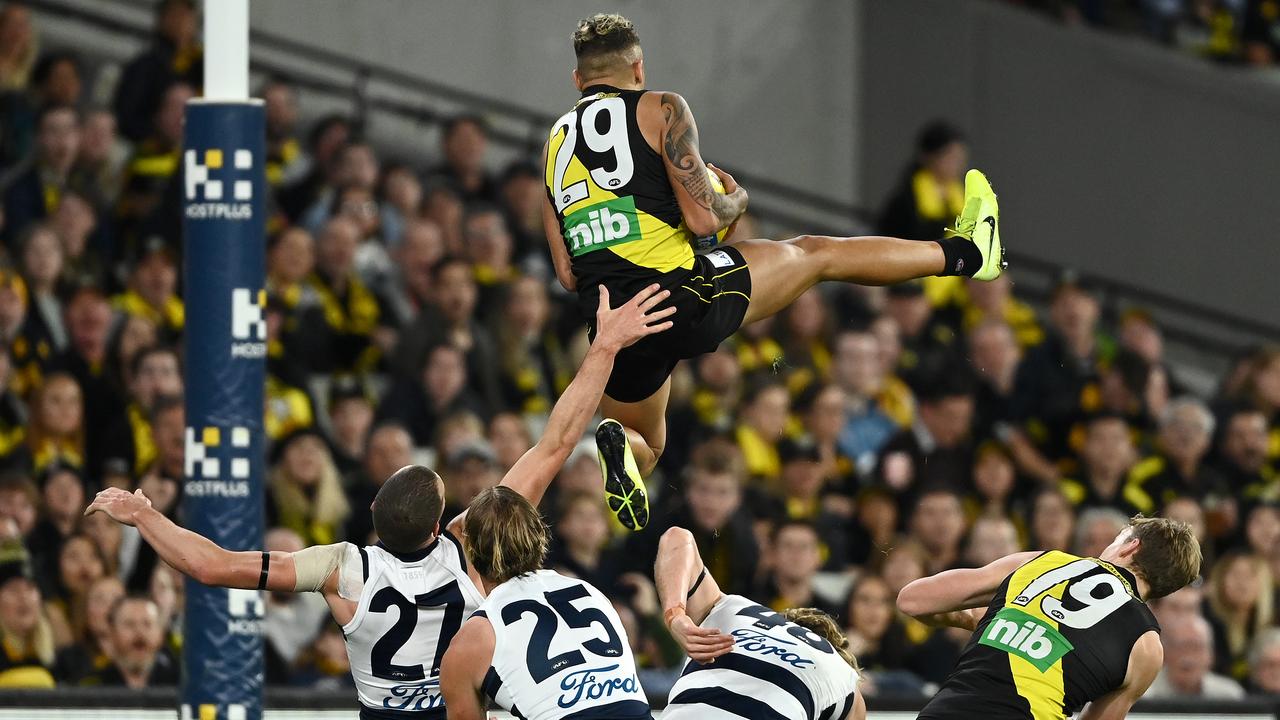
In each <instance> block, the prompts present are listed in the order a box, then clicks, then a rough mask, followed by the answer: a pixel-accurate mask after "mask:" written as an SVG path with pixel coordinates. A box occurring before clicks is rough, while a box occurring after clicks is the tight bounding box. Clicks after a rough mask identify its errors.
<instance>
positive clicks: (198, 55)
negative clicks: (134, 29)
mask: <svg viewBox="0 0 1280 720" xmlns="http://www.w3.org/2000/svg"><path fill="white" fill-rule="evenodd" d="M196 13H197V10H196V5H195V3H194V2H192V1H191V0H163V2H160V3H159V4H158V5H157V6H156V17H155V22H156V26H155V34H154V35H153V36H152V45H151V47H150V48H148V49H147V50H145V51H144V52H143V53H142V54H140V55H138V56H137V57H136V58H134V59H133V60H131V61H129V64H127V65H126V66H125V68H124V72H123V73H122V74H121V77H120V84H119V85H118V86H117V87H116V96H115V103H114V107H115V112H116V117H118V118H119V119H120V132H121V133H122V134H123V135H124V136H125V137H126V138H128V139H130V140H132V141H134V142H139V141H141V140H142V139H143V137H144V136H145V135H146V133H147V131H148V130H149V123H150V120H151V116H152V114H153V113H154V112H155V111H156V108H157V107H159V105H160V102H161V101H160V98H161V95H162V94H163V92H164V89H165V88H166V87H168V86H169V85H170V84H171V83H173V82H174V81H182V82H186V83H189V84H190V85H191V86H193V87H200V86H201V85H203V78H204V62H203V59H204V51H203V49H202V48H201V47H200V39H199V36H198V33H197V26H198V22H197V18H196Z"/></svg>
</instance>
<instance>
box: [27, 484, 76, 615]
mask: <svg viewBox="0 0 1280 720" xmlns="http://www.w3.org/2000/svg"><path fill="white" fill-rule="evenodd" d="M39 478H40V521H39V522H38V523H37V524H36V526H35V529H33V530H32V531H31V536H30V540H29V542H28V547H29V548H30V549H31V553H32V560H33V561H34V564H33V567H34V568H35V578H36V580H37V582H39V583H40V586H41V589H42V590H43V591H45V592H50V591H52V589H53V588H54V587H56V585H57V578H58V562H59V558H60V557H61V555H62V545H63V543H64V542H66V540H67V538H69V537H71V536H72V535H74V534H75V532H76V529H77V528H78V527H79V525H80V518H81V516H82V515H83V513H84V509H85V507H86V506H87V505H88V504H89V502H88V498H87V497H86V492H85V484H84V481H83V480H82V479H81V477H80V474H79V473H77V472H76V471H75V470H74V469H72V468H70V467H67V466H65V465H53V466H51V467H50V468H49V469H48V470H46V471H45V472H44V473H43V474H42V475H40V476H39Z"/></svg>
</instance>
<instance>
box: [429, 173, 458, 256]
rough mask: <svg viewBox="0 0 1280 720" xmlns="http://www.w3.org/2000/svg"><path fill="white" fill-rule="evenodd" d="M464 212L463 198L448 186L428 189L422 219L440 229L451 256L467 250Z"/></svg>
mask: <svg viewBox="0 0 1280 720" xmlns="http://www.w3.org/2000/svg"><path fill="white" fill-rule="evenodd" d="M463 210H464V206H463V204H462V198H461V197H459V196H458V193H456V192H454V191H453V190H452V189H451V188H449V187H448V186H447V185H440V186H437V187H433V188H430V189H428V191H427V199H426V201H425V202H424V203H423V206H422V217H423V219H424V220H429V221H431V222H433V223H435V224H436V226H437V227H439V228H440V234H441V235H442V236H443V238H444V247H445V252H446V253H447V254H449V255H462V254H464V253H465V252H466V249H467V248H466V245H465V244H464V243H463V240H462V215H463Z"/></svg>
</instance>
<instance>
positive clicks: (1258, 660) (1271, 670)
mask: <svg viewBox="0 0 1280 720" xmlns="http://www.w3.org/2000/svg"><path fill="white" fill-rule="evenodd" d="M1246 687H1247V688H1248V690H1249V693H1250V694H1254V695H1270V696H1272V697H1274V696H1277V695H1280V628H1275V627H1269V628H1266V629H1265V630H1263V631H1262V632H1260V633H1258V636H1257V637H1255V638H1254V639H1253V647H1252V649H1251V650H1250V652H1249V682H1248V684H1247V685H1246Z"/></svg>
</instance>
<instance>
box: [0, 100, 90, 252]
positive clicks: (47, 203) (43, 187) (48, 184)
mask: <svg viewBox="0 0 1280 720" xmlns="http://www.w3.org/2000/svg"><path fill="white" fill-rule="evenodd" d="M35 128H36V136H35V137H36V147H35V153H34V154H33V155H32V157H31V159H30V160H29V161H28V162H25V163H23V164H21V165H18V166H17V167H15V168H13V169H11V170H10V171H9V172H8V173H6V175H5V177H4V178H0V192H3V210H4V224H3V226H0V239H3V240H4V242H5V244H6V245H7V246H8V247H9V250H10V252H11V253H12V252H13V251H14V250H16V249H17V248H16V245H15V241H16V240H17V238H18V236H19V234H20V233H21V232H23V231H24V230H26V228H27V226H28V225H30V224H31V223H34V222H38V221H40V220H42V219H44V218H47V217H49V216H50V215H52V214H53V212H54V211H55V210H56V209H57V208H58V199H59V198H60V197H61V196H62V193H63V192H65V191H66V190H68V189H71V188H75V187H78V185H77V184H76V183H77V179H76V177H75V174H74V173H73V172H72V171H73V168H74V165H75V160H76V153H77V152H79V149H80V118H79V116H78V115H77V113H76V111H75V109H74V108H72V107H71V106H69V105H48V106H45V107H43V108H42V109H41V110H40V111H39V114H38V115H37V116H36V124H35Z"/></svg>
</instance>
